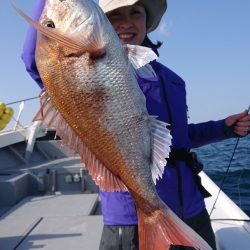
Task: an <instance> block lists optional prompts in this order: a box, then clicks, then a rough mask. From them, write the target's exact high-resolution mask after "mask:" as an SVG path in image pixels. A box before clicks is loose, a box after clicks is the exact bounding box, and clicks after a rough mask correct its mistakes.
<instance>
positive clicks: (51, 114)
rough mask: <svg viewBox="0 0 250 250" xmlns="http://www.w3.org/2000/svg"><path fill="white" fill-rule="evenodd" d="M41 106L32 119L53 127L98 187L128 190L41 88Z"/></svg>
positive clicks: (63, 143)
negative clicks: (78, 156)
mask: <svg viewBox="0 0 250 250" xmlns="http://www.w3.org/2000/svg"><path fill="white" fill-rule="evenodd" d="M40 103H41V107H40V110H39V111H38V113H37V114H36V116H35V117H34V119H33V121H36V120H40V121H41V124H45V125H46V127H47V129H48V128H52V127H54V128H55V129H56V136H58V137H60V138H61V140H62V142H61V144H62V145H67V146H68V151H69V152H71V151H73V152H74V154H77V153H78V154H79V155H80V158H81V162H82V163H84V164H85V167H86V169H87V170H88V172H89V174H90V175H91V177H92V179H93V180H94V181H95V183H96V184H97V185H98V186H99V188H100V189H102V190H106V191H109V192H113V191H128V190H127V187H126V186H125V185H124V184H123V182H122V181H121V180H120V179H119V178H118V177H116V176H115V175H113V174H112V173H111V172H110V171H109V170H108V169H107V168H106V167H105V166H104V165H103V164H102V163H101V162H100V161H99V160H98V159H97V158H96V156H95V155H94V154H93V153H92V152H91V151H90V150H89V148H88V147H87V146H86V145H85V144H84V143H83V142H82V140H81V139H80V138H79V137H78V135H77V134H76V133H75V132H74V130H73V129H72V128H71V127H70V126H69V125H68V123H67V122H66V121H65V119H64V118H63V117H62V116H61V114H60V113H59V111H58V110H57V109H56V108H55V107H54V105H53V103H52V101H51V99H50V97H49V96H48V94H47V92H46V91H45V90H43V91H42V92H41V94H40Z"/></svg>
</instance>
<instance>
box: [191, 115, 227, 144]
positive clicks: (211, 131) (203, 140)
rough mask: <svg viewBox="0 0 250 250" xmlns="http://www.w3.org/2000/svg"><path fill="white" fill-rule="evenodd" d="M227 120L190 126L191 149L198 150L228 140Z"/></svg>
mask: <svg viewBox="0 0 250 250" xmlns="http://www.w3.org/2000/svg"><path fill="white" fill-rule="evenodd" d="M224 124H225V120H224V119H223V120H219V121H208V122H203V123H198V124H189V125H188V135H189V138H190V141H191V148H197V147H201V146H204V145H206V144H209V143H213V142H217V141H220V140H224V139H227V138H228V137H227V136H226V135H225V134H224Z"/></svg>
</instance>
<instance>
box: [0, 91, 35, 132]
mask: <svg viewBox="0 0 250 250" xmlns="http://www.w3.org/2000/svg"><path fill="white" fill-rule="evenodd" d="M1 101H2V100H1ZM5 105H6V106H7V107H11V108H13V110H14V115H13V116H12V118H11V120H10V122H9V123H8V124H7V126H6V127H5V128H4V129H3V130H1V131H0V133H2V132H10V131H16V130H17V129H21V128H24V127H25V126H26V125H27V124H30V123H31V122H32V118H33V117H34V115H35V114H36V112H38V109H39V96H35V97H31V98H26V99H21V100H17V101H14V102H9V103H5Z"/></svg>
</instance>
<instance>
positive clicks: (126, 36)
mask: <svg viewBox="0 0 250 250" xmlns="http://www.w3.org/2000/svg"><path fill="white" fill-rule="evenodd" d="M134 37H135V34H134V33H122V34H119V38H120V39H122V40H127V39H129V40H130V39H133V38H134Z"/></svg>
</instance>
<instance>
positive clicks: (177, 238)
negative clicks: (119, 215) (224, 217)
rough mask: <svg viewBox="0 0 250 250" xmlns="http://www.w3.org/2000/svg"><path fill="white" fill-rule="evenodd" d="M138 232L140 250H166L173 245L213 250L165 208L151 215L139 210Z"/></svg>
mask: <svg viewBox="0 0 250 250" xmlns="http://www.w3.org/2000/svg"><path fill="white" fill-rule="evenodd" d="M138 230H139V244H140V247H139V248H140V250H166V249H169V247H170V246H171V245H178V246H180V245H182V246H188V247H194V248H195V249H199V250H212V248H211V247H210V246H209V245H208V244H207V243H206V241H204V240H203V239H202V238H201V237H200V236H199V235H198V234H197V233H196V232H194V231H193V230H192V229H191V228H190V227H189V226H187V225H186V224H185V223H184V222H183V221H181V220H180V219H179V218H178V217H177V216H176V215H175V214H174V213H173V212H172V211H171V210H170V209H167V208H165V207H163V209H160V210H157V211H155V212H154V213H152V214H151V215H148V214H145V213H144V212H143V211H142V210H140V209H138Z"/></svg>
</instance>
